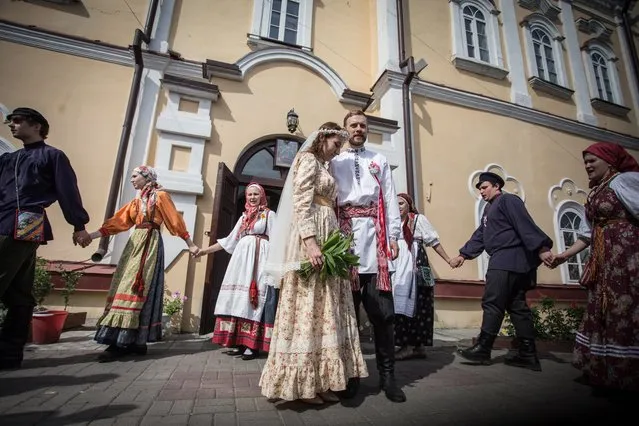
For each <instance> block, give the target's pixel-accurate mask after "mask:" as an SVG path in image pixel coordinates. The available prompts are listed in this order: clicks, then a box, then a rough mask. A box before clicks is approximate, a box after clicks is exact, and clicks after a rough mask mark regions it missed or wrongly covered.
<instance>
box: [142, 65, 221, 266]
mask: <svg viewBox="0 0 639 426" xmlns="http://www.w3.org/2000/svg"><path fill="white" fill-rule="evenodd" d="M162 87H163V88H164V89H165V90H166V96H167V98H168V99H167V104H166V106H165V107H164V109H163V110H162V111H161V112H160V115H159V116H158V119H157V122H156V125H155V130H156V131H157V132H158V142H157V148H156V154H155V161H154V165H155V169H156V171H157V173H158V181H160V183H161V184H162V186H163V187H164V189H165V190H166V191H168V192H169V193H170V194H171V197H172V198H173V202H174V203H175V206H176V207H177V209H178V211H180V212H181V213H182V215H183V217H184V221H185V222H186V225H187V230H188V231H189V233H190V234H191V235H192V234H193V231H194V229H195V220H196V216H197V197H198V195H202V194H203V193H204V179H203V176H202V166H203V161H204V145H205V143H206V141H207V140H209V139H210V138H211V130H212V123H211V107H212V104H213V102H215V101H217V99H218V96H219V90H218V88H217V86H215V85H214V84H211V83H208V82H203V81H202V82H200V81H193V80H189V79H184V78H181V77H175V76H172V75H165V76H164V78H163V79H162ZM185 249H186V245H185V244H184V241H182V239H181V238H179V237H173V236H168V235H166V236H165V237H164V253H165V254H164V264H165V267H168V265H170V264H171V263H172V262H173V261H174V260H175V258H176V257H177V256H178V255H179V254H180V252H182V251H183V250H185Z"/></svg>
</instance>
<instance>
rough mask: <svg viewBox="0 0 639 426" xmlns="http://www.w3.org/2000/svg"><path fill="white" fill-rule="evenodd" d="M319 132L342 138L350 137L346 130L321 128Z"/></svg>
mask: <svg viewBox="0 0 639 426" xmlns="http://www.w3.org/2000/svg"><path fill="white" fill-rule="evenodd" d="M317 133H319V134H320V135H338V136H340V137H341V138H342V139H348V138H349V137H350V135H349V134H348V132H347V131H346V130H335V129H319V130H318V131H317Z"/></svg>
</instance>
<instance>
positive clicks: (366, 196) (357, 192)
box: [330, 148, 401, 274]
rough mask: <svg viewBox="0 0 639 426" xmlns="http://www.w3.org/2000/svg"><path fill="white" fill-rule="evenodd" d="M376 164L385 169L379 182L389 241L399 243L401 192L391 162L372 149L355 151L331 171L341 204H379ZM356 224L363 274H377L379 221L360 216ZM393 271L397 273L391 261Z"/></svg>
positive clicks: (342, 156) (340, 158)
mask: <svg viewBox="0 0 639 426" xmlns="http://www.w3.org/2000/svg"><path fill="white" fill-rule="evenodd" d="M372 162H374V163H377V164H378V165H379V167H380V169H381V172H380V174H379V180H380V182H381V184H382V192H383V195H384V208H385V210H386V228H387V238H388V239H393V240H397V239H398V238H399V234H400V232H401V219H400V215H399V206H398V204H397V193H396V191H395V185H394V183H393V178H392V175H391V168H390V166H389V165H388V160H386V157H384V156H383V155H382V154H379V153H377V152H374V151H371V150H370V149H368V148H354V149H348V150H345V151H344V152H342V153H341V154H339V155H338V156H336V157H335V158H334V159H333V160H332V161H331V164H330V168H331V172H332V174H333V176H334V177H335V180H336V181H337V205H338V206H339V207H342V206H345V205H348V204H350V205H352V206H368V205H370V204H371V203H373V204H377V201H378V196H379V190H380V188H379V185H378V183H377V180H376V179H375V176H373V175H372V174H371V172H370V170H369V166H370V164H371V163H372ZM358 169H359V170H358ZM358 177H359V179H357V178H358ZM352 223H353V235H354V242H355V254H357V255H358V256H359V262H360V266H359V273H360V274H377V237H376V235H375V222H374V220H373V218H370V217H357V218H353V219H352ZM389 261H390V259H389ZM389 268H390V269H391V270H393V267H392V263H391V262H389Z"/></svg>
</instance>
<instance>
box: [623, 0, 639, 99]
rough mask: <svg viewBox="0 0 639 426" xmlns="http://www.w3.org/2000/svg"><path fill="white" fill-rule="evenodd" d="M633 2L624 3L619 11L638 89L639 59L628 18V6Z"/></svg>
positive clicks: (627, 0) (628, 0) (630, 21)
mask: <svg viewBox="0 0 639 426" xmlns="http://www.w3.org/2000/svg"><path fill="white" fill-rule="evenodd" d="M633 1H634V0H626V1H625V3H624V5H623V9H622V10H621V20H622V22H623V30H624V32H625V33H626V39H627V40H628V47H629V48H630V58H631V62H632V69H633V71H634V72H633V73H632V74H633V75H634V78H635V79H636V80H637V86H638V87H639V58H638V57H637V46H636V45H635V37H634V34H633V33H632V18H631V16H630V5H631V4H632V3H633ZM630 78H632V77H630Z"/></svg>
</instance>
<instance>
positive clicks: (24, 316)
mask: <svg viewBox="0 0 639 426" xmlns="http://www.w3.org/2000/svg"><path fill="white" fill-rule="evenodd" d="M32 318H33V308H32V307H30V306H11V307H9V309H8V310H7V316H6V317H5V319H4V324H3V325H2V332H1V333H0V370H9V369H15V368H20V367H21V366H22V359H23V357H24V346H25V345H26V344H27V339H28V338H29V328H30V327H31V320H32Z"/></svg>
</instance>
